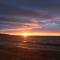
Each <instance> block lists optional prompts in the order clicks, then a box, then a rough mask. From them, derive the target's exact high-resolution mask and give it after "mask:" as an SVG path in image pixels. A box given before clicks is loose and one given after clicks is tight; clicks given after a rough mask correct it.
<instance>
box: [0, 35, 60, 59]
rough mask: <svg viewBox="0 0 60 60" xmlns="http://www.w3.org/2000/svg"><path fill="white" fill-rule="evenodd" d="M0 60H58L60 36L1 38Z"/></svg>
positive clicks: (59, 56) (59, 57)
mask: <svg viewBox="0 0 60 60" xmlns="http://www.w3.org/2000/svg"><path fill="white" fill-rule="evenodd" d="M3 57H4V58H3ZM0 59H1V60H60V36H4V37H3V36H2V37H0Z"/></svg>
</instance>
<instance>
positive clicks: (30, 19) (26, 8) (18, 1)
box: [0, 0, 60, 36]
mask: <svg viewBox="0 0 60 60" xmlns="http://www.w3.org/2000/svg"><path fill="white" fill-rule="evenodd" d="M0 33H3V34H4V33H8V34H15V35H16V34H22V33H29V34H30V35H31V34H33V35H59V36H60V0H0Z"/></svg>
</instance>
